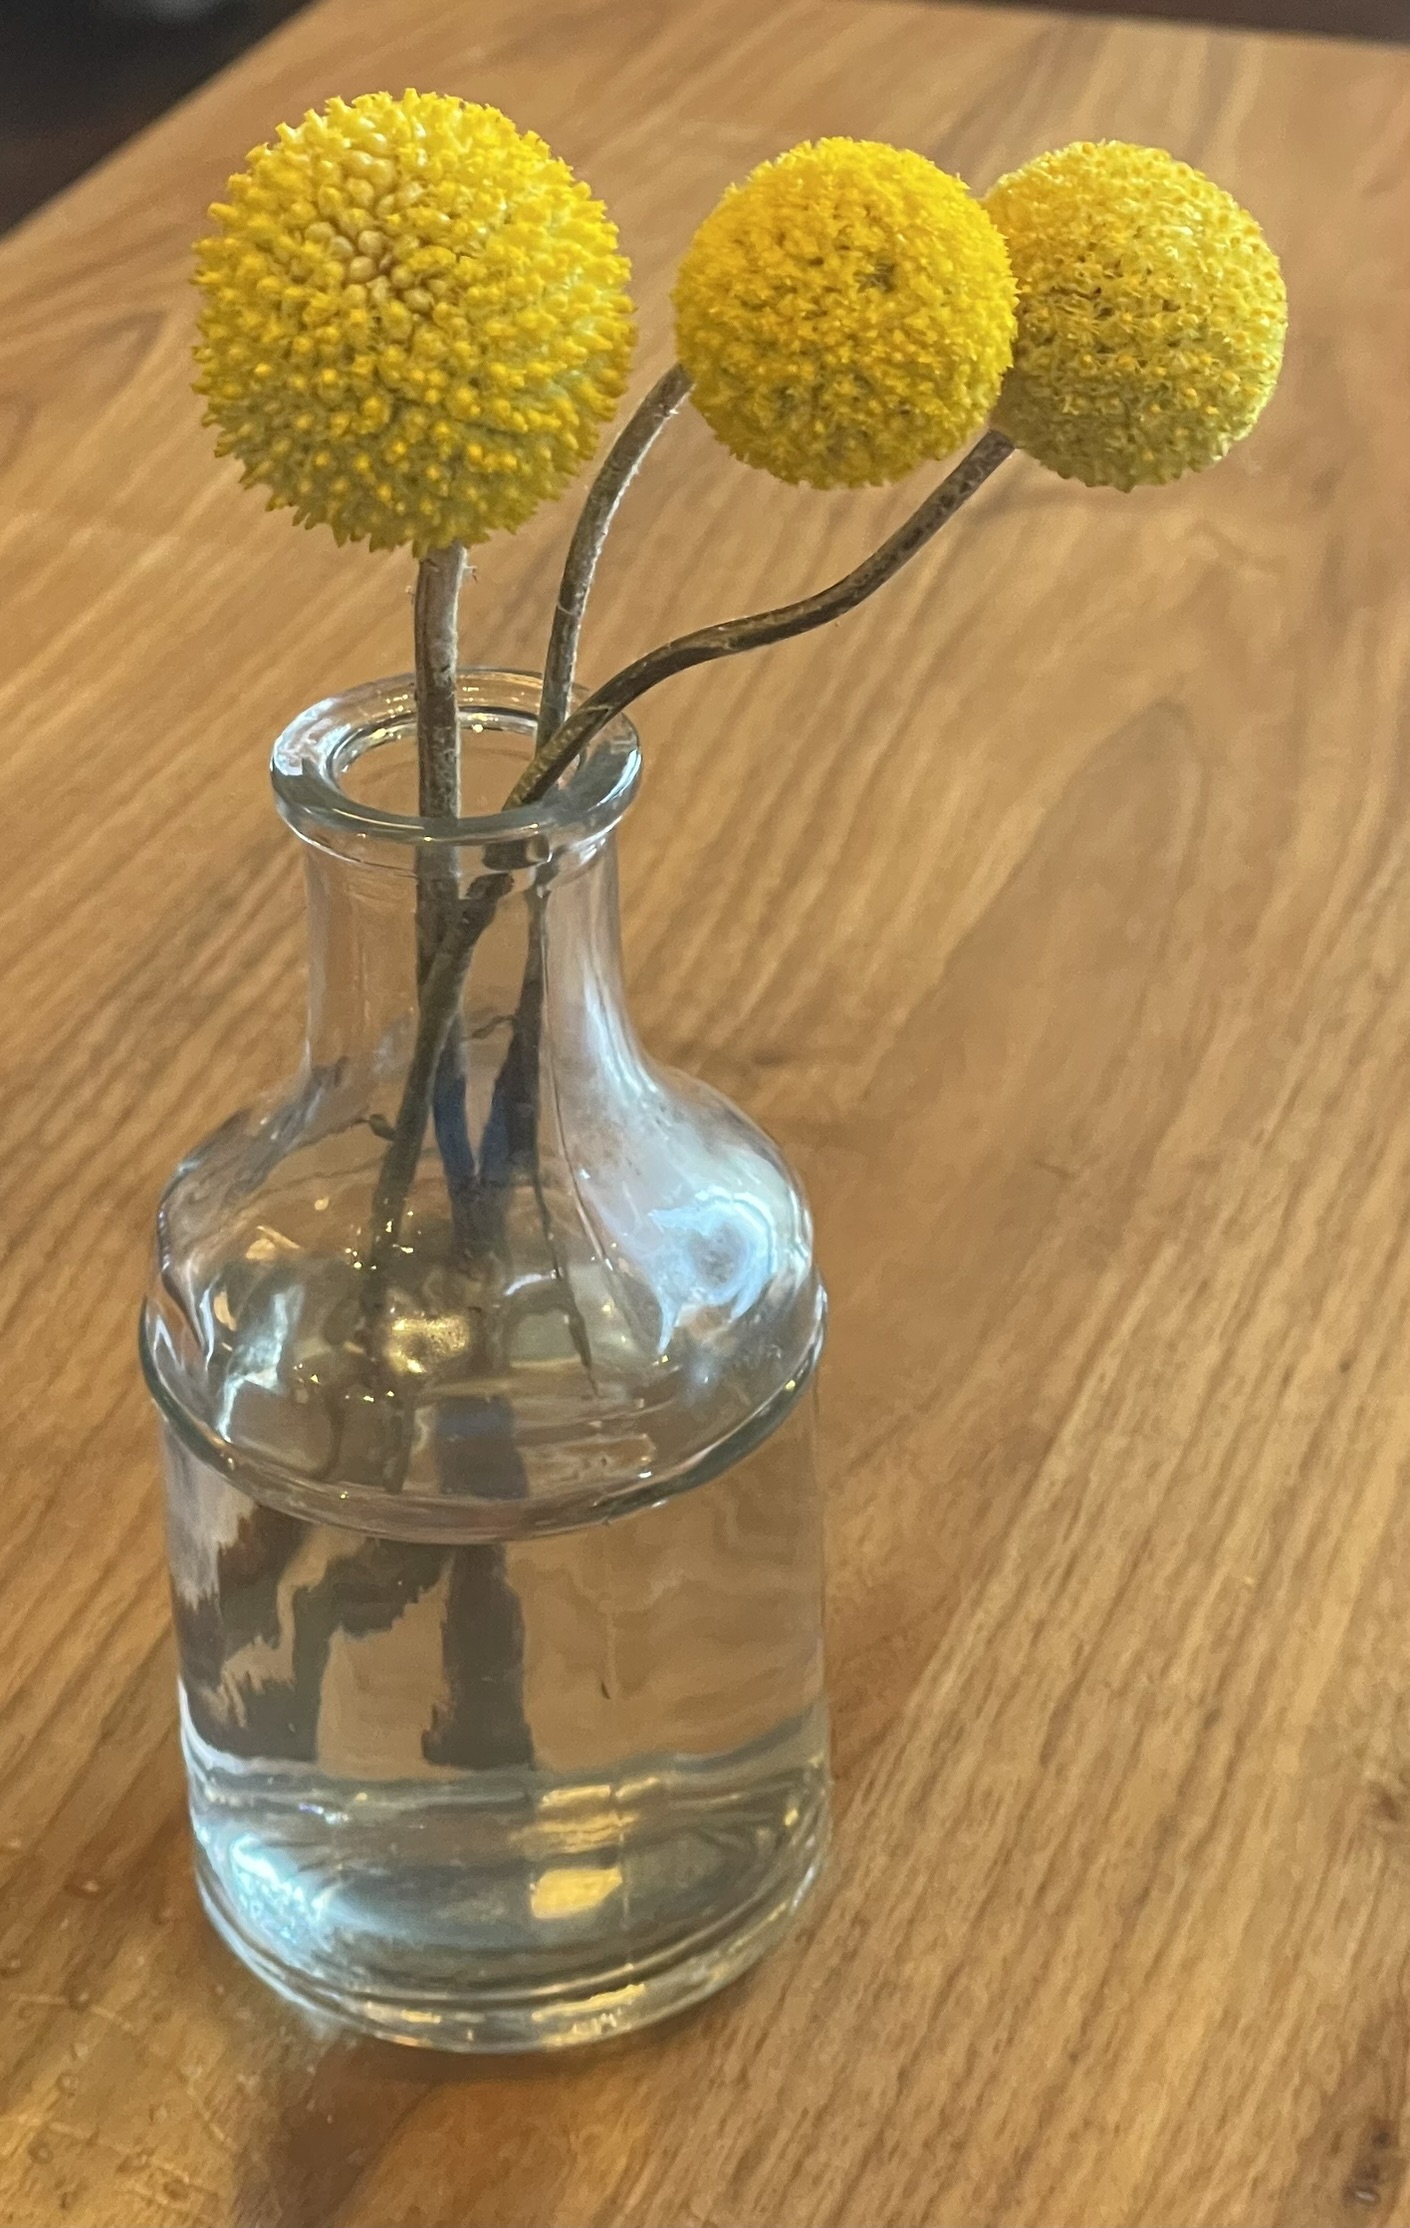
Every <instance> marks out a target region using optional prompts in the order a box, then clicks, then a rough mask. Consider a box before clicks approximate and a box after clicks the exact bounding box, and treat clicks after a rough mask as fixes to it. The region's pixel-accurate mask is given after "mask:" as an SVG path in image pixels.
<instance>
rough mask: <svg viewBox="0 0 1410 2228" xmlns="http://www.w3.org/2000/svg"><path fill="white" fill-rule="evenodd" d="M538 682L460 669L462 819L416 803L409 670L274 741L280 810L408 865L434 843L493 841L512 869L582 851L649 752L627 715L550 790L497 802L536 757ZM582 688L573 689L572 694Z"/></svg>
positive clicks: (342, 841)
mask: <svg viewBox="0 0 1410 2228" xmlns="http://www.w3.org/2000/svg"><path fill="white" fill-rule="evenodd" d="M541 688H542V678H541V676H540V675H539V674H537V673H517V672H501V671H498V670H496V669H494V668H492V667H468V666H467V667H462V669H461V671H460V672H459V673H458V675H457V676H456V694H457V698H458V702H459V707H460V731H461V752H460V759H461V813H460V815H459V816H458V817H457V818H454V819H451V818H443V819H425V818H423V817H422V816H421V815H420V814H419V813H418V811H417V810H416V801H417V799H416V779H417V772H416V684H415V680H414V677H413V676H412V675H411V674H409V673H399V674H395V675H393V676H392V677H391V678H389V679H385V680H378V681H365V682H362V683H361V684H360V685H359V686H358V687H356V688H351V689H346V690H344V691H342V692H341V693H340V694H339V695H337V696H329V697H325V698H323V699H322V701H321V702H319V703H317V704H312V705H310V707H309V709H308V710H307V711H306V712H301V713H300V714H299V716H298V718H297V719H295V720H293V721H291V722H290V724H289V726H288V727H286V728H285V730H284V732H283V734H282V735H281V736H280V737H279V739H278V741H277V742H276V743H275V746H274V752H273V756H272V759H271V762H270V773H271V778H272V780H273V784H274V794H275V798H276V801H277V803H278V806H279V810H280V812H281V813H282V815H283V817H284V818H285V820H287V821H288V823H289V825H290V827H291V828H293V829H294V830H295V832H296V833H297V834H299V835H301V836H302V837H304V839H305V840H306V841H308V842H311V843H314V844H317V845H318V846H319V847H320V848H322V849H324V850H331V851H335V852H337V853H339V854H340V855H342V856H344V857H346V856H348V855H349V854H350V853H354V852H355V853H357V854H359V855H363V856H365V855H366V854H367V852H368V851H369V850H370V849H374V848H375V849H376V850H378V851H379V852H381V853H382V860H383V863H384V864H389V865H398V864H399V865H401V866H403V867H404V869H405V870H406V871H410V869H411V868H412V866H413V864H414V860H415V855H416V853H417V852H424V851H426V850H428V849H433V850H434V849H445V850H450V851H463V850H476V851H483V850H485V849H487V848H489V847H490V846H494V847H495V848H496V850H497V851H499V852H501V853H502V854H505V855H504V856H503V857H502V858H501V861H500V863H501V864H503V865H505V866H508V867H512V866H513V865H515V864H516V863H517V861H516V859H515V857H514V856H512V855H509V854H513V853H517V854H519V855H520V857H521V858H522V862H523V863H524V864H530V863H538V862H540V861H542V860H545V859H548V858H551V857H552V856H554V855H555V854H556V853H558V852H561V851H565V850H572V849H575V848H577V847H578V846H580V845H582V844H584V843H587V842H589V841H591V840H592V839H593V838H595V837H600V836H602V835H604V834H605V833H606V832H607V831H608V830H609V829H611V828H614V827H615V826H616V824H617V822H618V821H619V820H620V819H621V817H622V815H623V814H624V813H625V811H626V810H627V807H628V806H629V805H630V803H631V801H632V798H633V797H634V796H635V794H636V789H637V783H638V781H639V780H640V777H641V751H640V747H639V744H638V742H637V736H636V730H635V729H634V727H633V726H632V724H631V722H630V720H628V719H625V718H623V717H621V716H620V715H619V716H618V717H617V718H616V719H614V720H613V721H611V722H610V724H609V725H608V726H606V727H605V728H604V729H603V730H602V732H601V734H599V735H597V736H595V737H594V739H593V740H592V742H591V743H589V745H588V747H587V749H586V750H585V751H584V752H583V753H582V755H581V757H580V758H579V759H578V760H577V762H576V763H575V764H574V765H573V766H572V767H571V768H570V770H569V771H568V773H567V774H565V775H564V776H563V777H562V779H561V780H560V781H559V782H558V784H557V785H556V786H555V787H554V788H553V789H552V790H550V792H549V794H548V795H547V796H546V797H542V798H540V799H539V801H538V802H537V803H536V804H529V805H521V806H520V807H518V808H517V809H516V810H515V811H513V812H506V811H504V810H503V808H502V806H501V805H500V804H499V803H498V801H497V800H499V799H501V798H503V797H504V796H505V795H507V793H508V792H509V790H510V789H512V787H513V785H514V783H515V781H516V780H517V779H518V777H519V775H520V774H521V773H522V772H523V771H524V768H525V767H526V766H527V765H528V764H529V761H530V759H531V758H532V757H533V754H534V730H535V721H536V719H537V716H538V706H539V695H540V691H541ZM582 695H583V692H582V691H581V690H577V691H575V692H574V702H575V703H577V702H581V700H582ZM467 808H468V809H467ZM385 846H391V847H393V849H392V851H391V852H388V851H386V850H384V848H383V847H385ZM397 848H399V849H400V853H401V856H400V858H398V857H397V856H396V855H395V852H396V850H397Z"/></svg>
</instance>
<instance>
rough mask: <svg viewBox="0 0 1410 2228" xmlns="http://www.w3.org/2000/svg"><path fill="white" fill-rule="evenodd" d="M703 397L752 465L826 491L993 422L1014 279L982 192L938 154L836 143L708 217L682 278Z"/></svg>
mask: <svg viewBox="0 0 1410 2228" xmlns="http://www.w3.org/2000/svg"><path fill="white" fill-rule="evenodd" d="M675 308H676V345H677V349H678V351H679V355H680V361H681V366H682V368H683V370H684V371H685V372H686V373H687V374H688V376H689V379H690V381H691V397H692V400H693V401H694V403H695V406H696V408H697V409H698V410H699V411H700V414H701V416H702V417H703V418H704V419H705V421H706V423H707V424H708V425H709V426H710V428H711V429H712V431H713V432H714V433H715V434H717V435H718V437H719V439H720V440H721V441H723V443H724V444H725V447H726V448H728V449H730V450H732V451H733V453H734V455H735V456H737V457H739V458H741V459H742V460H743V462H744V463H746V464H753V465H758V466H760V467H761V468H762V469H763V470H764V471H766V472H771V473H773V474H774V476H775V477H776V478H778V479H781V480H790V481H806V482H807V483H808V484H809V485H810V486H812V487H822V488H828V487H859V486H863V485H866V484H868V483H872V484H875V483H880V482H884V481H888V480H897V479H900V478H901V477H902V476H903V475H904V474H906V473H907V472H911V471H913V470H914V469H915V467H916V466H917V465H919V464H922V463H924V462H926V461H927V460H928V459H933V458H936V457H942V456H946V455H948V454H949V453H950V451H951V450H953V449H955V448H957V447H958V446H959V445H960V443H961V442H963V441H965V440H967V439H968V438H969V436H970V435H971V434H972V433H974V432H975V431H976V430H977V429H978V427H979V426H980V425H981V424H982V423H983V421H984V419H985V418H986V417H987V416H988V414H989V411H990V409H991V408H992V407H993V403H994V399H995V397H996V395H997V394H998V391H999V384H1000V381H1001V380H1002V378H1003V376H1004V373H1005V372H1006V371H1007V369H1008V367H1009V362H1010V358H1011V354H1012V347H1013V336H1014V284H1013V278H1012V275H1011V273H1010V271H1009V265H1008V257H1007V255H1006V253H1005V251H1004V244H1003V241H1002V240H1001V238H1000V237H999V235H998V232H997V231H996V229H995V227H994V225H993V224H992V223H991V221H990V219H989V218H988V217H987V216H986V214H985V213H984V211H983V209H982V208H980V206H979V204H978V203H977V202H976V201H975V200H973V199H972V198H971V196H970V193H969V190H968V188H967V187H966V186H965V185H963V184H962V183H961V181H960V180H959V179H958V178H952V177H950V176H948V175H947V173H946V172H945V171H943V170H938V169H937V168H936V166H935V164H934V163H932V162H928V161H927V160H926V159H925V157H924V156H923V155H917V154H912V153H909V152H908V151H907V150H905V149H904V148H900V147H887V146H882V145H879V144H877V143H875V142H872V141H867V140H853V139H820V140H817V141H816V142H813V143H810V144H807V145H804V146H801V147H794V148H792V149H791V150H790V152H789V153H787V154H785V155H781V156H779V158H778V159H777V161H775V162H766V163H764V164H762V165H761V166H760V168H759V169H757V170H756V171H754V172H753V174H752V175H751V176H750V177H749V178H747V179H746V180H745V181H744V183H743V185H740V186H735V187H731V189H730V190H729V192H728V193H727V194H726V195H725V197H724V200H723V201H722V202H721V203H720V204H719V206H718V207H717V208H716V209H715V210H714V211H713V212H712V213H711V214H710V215H709V216H708V217H706V219H705V221H704V223H703V224H702V225H701V226H700V228H699V230H698V231H697V233H696V235H695V237H694V239H693V240H692V242H691V244H690V247H689V248H688V249H687V251H686V255H685V258H684V260H683V262H682V264H681V267H680V272H679V275H678V277H677V280H676V288H675Z"/></svg>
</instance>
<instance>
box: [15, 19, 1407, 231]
mask: <svg viewBox="0 0 1410 2228" xmlns="http://www.w3.org/2000/svg"><path fill="white" fill-rule="evenodd" d="M304 4H305V0H219V4H218V5H216V6H214V7H207V6H205V5H204V4H203V0H0V231H3V230H5V229H6V228H7V227H8V226H9V225H12V224H15V223H17V222H18V221H19V219H20V218H21V217H22V216H24V215H25V214H26V212H27V211H28V210H30V209H37V208H38V207H39V206H40V204H41V203H42V202H45V201H47V200H48V199H49V196H50V195H51V194H54V193H57V192H58V191H59V189H60V187H61V186H65V185H67V184H68V183H69V181H70V179H72V178H77V177H79V176H80V175H81V173H82V172H83V171H85V170H87V169H88V168H89V167H90V166H91V165H92V164H93V163H95V162H97V161H99V159H100V158H101V157H102V156H103V155H106V154H107V153H108V152H109V151H110V149H112V148H114V147H118V146H120V145H121V144H122V142H123V140H125V139H128V138H130V137H131V135H132V133H133V132H136V131H140V130H141V128H142V126H143V125H144V124H147V123H150V122H151V120H152V118H153V117H155V116H160V115H161V113H162V111H163V109H166V108H169V107H170V106H171V104H172V103H173V102H174V101H177V100H179V99H180V98H181V96H182V94H183V93H189V92H190V91H191V90H192V89H193V87H195V86H197V85H199V84H201V83H202V81H203V80H204V79H205V78H208V77H211V76H213V75H214V74H215V72H216V71H217V70H219V69H221V68H223V67H224V65H225V64H226V63H227V62H229V61H231V60H232V59H233V58H234V56H235V55H237V54H239V53H240V52H241V51H242V50H243V49H244V48H245V47H247V46H249V45H251V44H252V43H253V42H254V40H256V39H258V38H262V37H263V36H264V34H265V32H266V31H271V30H273V28H274V26H275V25H276V24H277V23H281V22H282V21H283V20H284V18H285V16H290V15H293V14H294V13H295V12H296V11H297V9H298V8H299V7H301V6H303V5H304ZM662 4H663V5H664V6H669V5H670V0H662ZM991 4H992V5H995V6H1003V5H1005V4H1006V0H991ZM1024 4H1025V5H1030V6H1031V5H1033V4H1034V0H1024ZM1039 4H1041V0H1039ZM397 5H398V0H388V6H389V7H393V8H394V7H396V6H397ZM466 5H467V9H469V8H471V7H473V0H466ZM1074 12H1079V13H1082V14H1086V15H1117V16H1122V15H1124V16H1156V17H1161V18H1163V19H1165V20H1167V21H1179V22H1186V23H1222V24H1231V25H1243V26H1245V27H1252V28H1254V29H1256V30H1261V31H1319V32H1324V33H1329V34H1331V35H1333V36H1336V37H1341V38H1369V39H1392V40H1398V41H1401V42H1410V0H1084V5H1083V6H1082V8H1081V9H1080V10H1078V11H1074Z"/></svg>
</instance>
